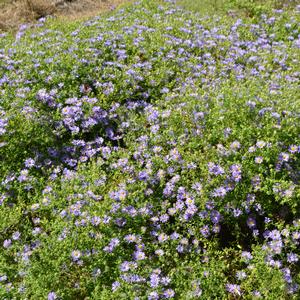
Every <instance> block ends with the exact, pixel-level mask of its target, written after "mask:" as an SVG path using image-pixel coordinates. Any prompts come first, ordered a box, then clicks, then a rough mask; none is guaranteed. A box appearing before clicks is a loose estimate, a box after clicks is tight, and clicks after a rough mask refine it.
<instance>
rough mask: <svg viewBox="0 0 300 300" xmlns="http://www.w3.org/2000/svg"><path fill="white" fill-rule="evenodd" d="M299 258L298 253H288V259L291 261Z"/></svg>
mask: <svg viewBox="0 0 300 300" xmlns="http://www.w3.org/2000/svg"><path fill="white" fill-rule="evenodd" d="M298 260H299V258H298V255H297V254H296V253H288V255H287V261H288V262H289V263H294V262H297V261H298Z"/></svg>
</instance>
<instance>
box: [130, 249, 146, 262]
mask: <svg viewBox="0 0 300 300" xmlns="http://www.w3.org/2000/svg"><path fill="white" fill-rule="evenodd" d="M133 258H134V259H135V260H144V259H145V258H146V255H145V253H144V252H143V251H135V252H134V254H133Z"/></svg>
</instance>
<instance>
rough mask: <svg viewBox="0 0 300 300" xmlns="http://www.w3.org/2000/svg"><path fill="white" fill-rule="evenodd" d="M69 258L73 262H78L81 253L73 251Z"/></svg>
mask: <svg viewBox="0 0 300 300" xmlns="http://www.w3.org/2000/svg"><path fill="white" fill-rule="evenodd" d="M71 257H72V259H73V260H74V261H78V260H79V258H80V257H81V252H80V251H79V250H74V251H72V253H71Z"/></svg>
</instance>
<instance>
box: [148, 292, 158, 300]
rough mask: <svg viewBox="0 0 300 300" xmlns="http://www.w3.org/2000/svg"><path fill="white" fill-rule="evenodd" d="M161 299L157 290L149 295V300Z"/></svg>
mask: <svg viewBox="0 0 300 300" xmlns="http://www.w3.org/2000/svg"><path fill="white" fill-rule="evenodd" d="M158 299H159V295H158V293H157V292H151V293H150V294H149V295H148V300H158Z"/></svg>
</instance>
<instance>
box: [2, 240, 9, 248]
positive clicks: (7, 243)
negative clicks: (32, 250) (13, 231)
mask: <svg viewBox="0 0 300 300" xmlns="http://www.w3.org/2000/svg"><path fill="white" fill-rule="evenodd" d="M10 246H11V240H10V239H8V240H4V242H3V247H4V248H6V249H7V248H9V247H10Z"/></svg>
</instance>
